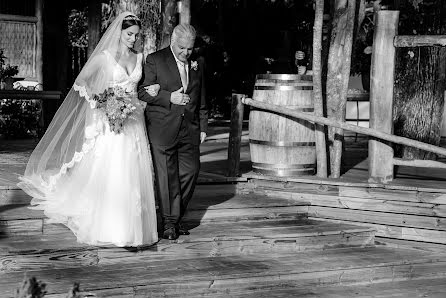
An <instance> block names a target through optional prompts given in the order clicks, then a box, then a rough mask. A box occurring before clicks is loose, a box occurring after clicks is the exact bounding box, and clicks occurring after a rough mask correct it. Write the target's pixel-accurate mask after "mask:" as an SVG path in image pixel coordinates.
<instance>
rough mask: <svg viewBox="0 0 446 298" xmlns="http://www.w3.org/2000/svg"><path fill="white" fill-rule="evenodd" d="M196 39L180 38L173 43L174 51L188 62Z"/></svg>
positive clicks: (179, 58) (182, 60)
mask: <svg viewBox="0 0 446 298" xmlns="http://www.w3.org/2000/svg"><path fill="white" fill-rule="evenodd" d="M194 42H195V40H194V39H187V38H181V37H180V38H178V39H177V40H175V41H174V42H173V43H172V51H173V53H174V55H175V57H177V59H178V60H180V61H181V62H185V63H186V62H187V59H188V58H189V57H190V55H191V54H192V50H193V49H194Z"/></svg>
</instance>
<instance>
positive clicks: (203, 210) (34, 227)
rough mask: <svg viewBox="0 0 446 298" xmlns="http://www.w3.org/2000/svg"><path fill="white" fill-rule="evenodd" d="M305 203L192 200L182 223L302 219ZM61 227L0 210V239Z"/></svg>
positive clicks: (20, 211) (16, 210)
mask: <svg viewBox="0 0 446 298" xmlns="http://www.w3.org/2000/svg"><path fill="white" fill-rule="evenodd" d="M308 205H309V203H307V202H295V201H293V200H288V199H273V198H268V197H265V196H257V195H233V194H231V193H223V192H222V193H220V194H218V192H217V191H216V194H214V195H213V196H210V195H209V194H208V195H207V196H206V197H204V198H203V197H201V198H200V197H198V198H197V199H195V200H192V201H191V203H190V204H189V207H188V212H187V213H186V215H185V218H184V220H185V221H186V222H189V223H196V222H222V221H243V220H256V219H305V218H306V217H307V212H308ZM60 229H62V230H63V229H65V227H64V226H63V225H55V224H48V223H47V218H46V217H45V215H44V213H43V211H40V210H33V209H29V208H28V205H6V206H0V237H5V236H11V235H40V234H48V233H58V232H59V230H60Z"/></svg>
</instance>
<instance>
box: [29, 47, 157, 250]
mask: <svg viewBox="0 0 446 298" xmlns="http://www.w3.org/2000/svg"><path fill="white" fill-rule="evenodd" d="M104 55H105V56H106V59H107V61H108V63H109V71H112V72H113V75H112V78H113V79H112V81H111V82H110V86H111V87H113V86H120V87H122V88H123V89H125V90H126V91H127V92H130V93H131V95H132V96H131V97H132V98H131V100H132V103H133V104H134V105H135V106H136V107H137V109H136V110H135V111H134V113H133V114H131V115H130V117H129V118H128V119H127V120H126V122H125V123H124V127H123V130H122V132H121V133H119V134H116V133H114V132H111V131H110V127H109V124H108V122H107V120H106V118H105V114H104V112H103V111H101V110H98V109H94V108H93V107H94V104H95V102H94V101H92V100H91V98H90V97H89V96H88V94H87V91H86V89H85V87H83V86H79V85H74V90H75V91H77V92H79V94H80V95H81V96H82V97H83V98H85V100H87V101H88V102H89V103H90V105H91V107H92V108H91V109H88V108H87V111H86V112H87V116H86V117H87V118H86V119H87V120H86V122H85V141H84V143H83V145H82V150H81V151H79V152H76V153H75V154H74V157H73V159H72V160H71V161H70V162H68V163H64V164H63V166H62V168H61V169H60V170H59V172H58V173H54V175H52V176H50V177H49V179H45V181H49V182H47V183H46V185H39V187H38V188H39V190H40V191H41V192H42V195H41V196H39V198H35V199H33V201H32V204H33V205H36V206H35V207H32V208H35V209H41V210H44V212H45V215H46V216H48V217H49V219H50V222H53V223H63V224H65V225H66V226H68V227H69V228H70V229H71V230H72V231H73V233H74V234H75V235H76V237H77V239H78V241H79V242H83V243H88V244H91V245H106V244H114V245H117V246H139V245H147V244H152V243H155V242H157V241H158V236H157V225H156V210H155V202H154V184H153V183H154V181H153V180H154V178H153V170H152V159H151V155H150V148H149V144H148V140H147V135H146V128H145V120H144V106H143V104H144V103H143V102H141V101H139V100H138V98H137V92H136V88H137V83H138V81H139V80H140V78H141V75H142V54H138V58H137V64H136V66H135V69H134V70H133V72H132V73H131V74H128V73H127V72H126V70H125V69H124V68H123V67H122V66H120V65H119V64H118V63H117V62H116V60H115V59H114V58H113V57H112V56H111V54H109V53H108V52H106V51H104ZM23 183H27V181H26V180H24V182H23ZM34 183H35V182H34Z"/></svg>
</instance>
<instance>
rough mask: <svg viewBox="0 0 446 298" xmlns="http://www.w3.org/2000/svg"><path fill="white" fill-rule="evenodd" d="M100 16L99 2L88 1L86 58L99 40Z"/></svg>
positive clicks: (100, 5)
mask: <svg viewBox="0 0 446 298" xmlns="http://www.w3.org/2000/svg"><path fill="white" fill-rule="evenodd" d="M101 15H102V3H101V1H98V0H88V57H90V55H91V53H93V51H94V49H95V48H96V45H97V44H98V42H99V40H100V39H101V36H100V35H101Z"/></svg>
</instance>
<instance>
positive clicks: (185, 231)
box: [178, 224, 190, 235]
mask: <svg viewBox="0 0 446 298" xmlns="http://www.w3.org/2000/svg"><path fill="white" fill-rule="evenodd" d="M178 234H180V235H190V233H189V230H188V229H186V228H185V227H184V226H183V225H181V224H179V225H178Z"/></svg>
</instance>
